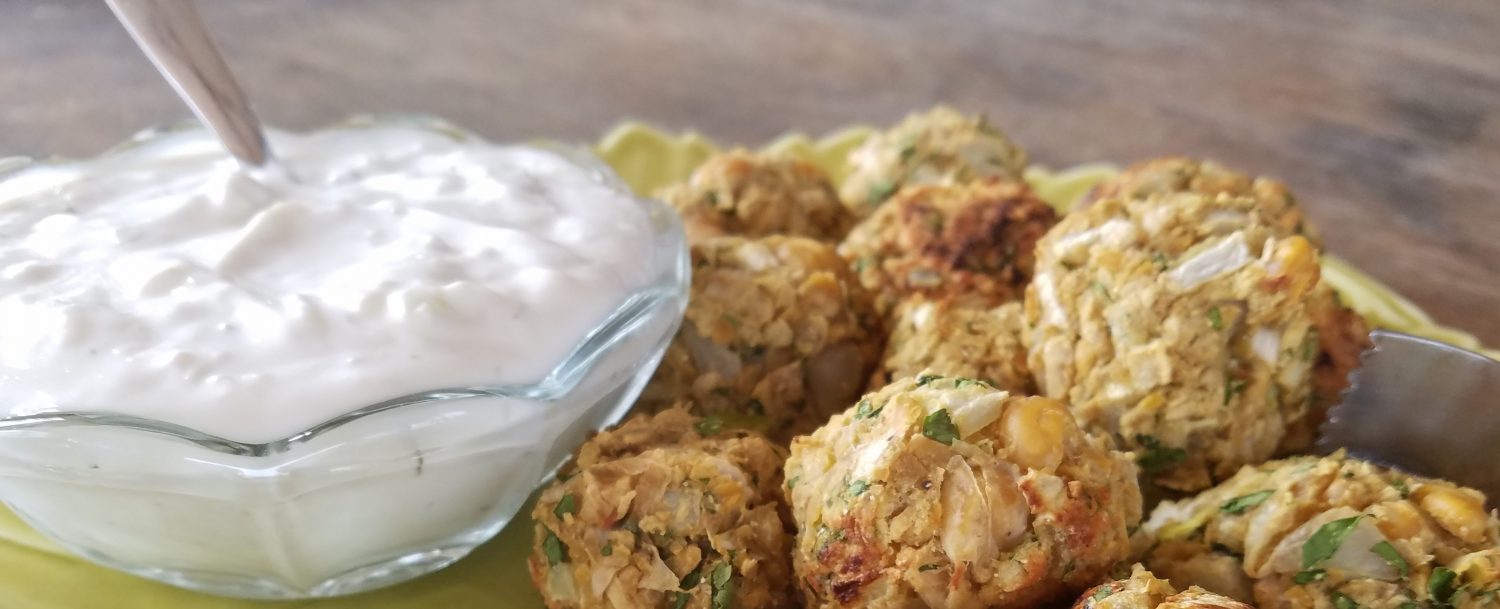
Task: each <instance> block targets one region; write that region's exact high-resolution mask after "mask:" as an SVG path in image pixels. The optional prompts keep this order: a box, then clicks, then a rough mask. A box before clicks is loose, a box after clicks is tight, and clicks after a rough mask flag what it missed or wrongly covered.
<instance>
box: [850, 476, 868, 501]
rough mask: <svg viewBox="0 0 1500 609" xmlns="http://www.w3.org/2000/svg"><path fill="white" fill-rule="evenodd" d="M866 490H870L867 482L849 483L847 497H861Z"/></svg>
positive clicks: (856, 481)
mask: <svg viewBox="0 0 1500 609" xmlns="http://www.w3.org/2000/svg"><path fill="white" fill-rule="evenodd" d="M868 490H870V483H869V481H867V480H855V481H853V482H850V483H849V495H850V496H851V497H858V496H860V495H863V494H865V491H868Z"/></svg>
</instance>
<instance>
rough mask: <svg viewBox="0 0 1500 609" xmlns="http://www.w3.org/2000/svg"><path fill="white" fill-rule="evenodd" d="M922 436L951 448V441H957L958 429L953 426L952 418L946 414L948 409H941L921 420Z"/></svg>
mask: <svg viewBox="0 0 1500 609" xmlns="http://www.w3.org/2000/svg"><path fill="white" fill-rule="evenodd" d="M922 435H924V436H927V437H928V438H929V439H931V440H932V441H934V442H938V443H941V444H945V445H948V446H952V445H953V441H954V440H957V439H958V427H957V426H956V425H954V424H953V417H952V416H951V415H949V414H948V409H947V408H943V409H940V410H938V411H937V412H934V413H932V414H929V415H927V418H925V419H923V420H922Z"/></svg>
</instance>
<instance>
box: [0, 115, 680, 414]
mask: <svg viewBox="0 0 1500 609" xmlns="http://www.w3.org/2000/svg"><path fill="white" fill-rule="evenodd" d="M269 139H270V143H271V146H272V149H273V150H274V151H275V153H276V155H277V158H276V163H277V167H276V169H277V171H267V172H257V173H251V172H248V171H247V170H246V169H244V168H242V167H241V166H239V165H238V164H236V162H235V161H234V160H233V159H232V158H230V157H229V155H228V154H227V153H226V152H225V151H224V150H223V149H222V148H221V147H220V145H219V144H218V143H217V142H216V141H215V140H214V139H212V137H211V136H210V135H209V134H208V133H207V132H206V131H203V130H191V131H185V132H182V133H175V134H169V135H166V136H159V137H155V138H152V139H150V140H149V141H147V142H145V143H143V144H138V145H135V146H134V147H132V148H129V149H127V150H124V151H120V152H116V153H112V154H108V155H105V156H103V157H101V158H99V159H95V160H87V161H78V162H65V163H53V164H45V163H44V164H37V165H35V166H32V167H29V168H27V169H24V170H22V171H21V172H20V173H18V174H15V175H11V176H8V177H6V178H5V179H4V180H3V181H0V337H3V340H0V416H6V415H22V414H35V413H45V412H54V411H104V412H112V413H120V414H126V415H132V416H137V417H144V418H147V419H152V420H156V421H164V422H168V423H173V424H177V425H182V426H185V427H188V428H191V429H195V430H198V431H201V432H204V433H208V434H213V435H218V436H222V437H225V438H229V439H232V440H237V441H244V442H265V441H270V440H274V439H277V438H282V437H285V436H287V435H290V434H295V433H297V432H299V431H302V430H305V429H307V428H309V427H310V426H313V425H315V424H317V423H320V422H322V421H326V420H329V419H331V418H334V417H337V416H338V415H340V414H343V413H346V412H349V411H352V410H355V409H357V408H360V407H362V406H366V405H369V404H373V403H377V402H380V401H383V400H387V399H391V398H395V397H400V396H403V395H408V394H413V393H419V392H424V391H431V390H436V389H444V388H463V387H477V386H488V385H498V384H508V383H524V382H532V381H536V380H539V379H540V378H542V377H544V376H545V375H546V374H547V372H548V371H550V370H551V369H552V368H553V367H554V366H556V365H557V364H558V363H559V362H560V361H561V360H562V359H563V358H564V357H565V356H566V355H567V354H568V352H569V351H570V350H571V349H572V348H573V347H574V346H575V345H576V344H577V343H578V341H579V340H580V339H581V338H582V337H583V336H584V335H585V334H586V333H587V332H588V331H589V330H590V329H592V328H594V327H595V326H596V325H597V324H599V323H600V322H601V321H603V320H604V319H605V318H606V317H607V316H608V315H609V314H610V313H611V312H612V311H613V310H614V309H615V308H616V307H618V306H619V305H620V303H621V302H622V301H624V300H625V299H626V298H627V297H628V296H629V295H630V294H631V293H633V292H634V291H636V290H639V289H641V288H642V287H643V286H645V285H646V284H647V283H649V282H650V281H651V276H650V274H651V273H652V272H654V271H653V269H651V268H650V266H649V265H648V264H646V263H645V262H644V261H645V260H646V259H648V258H649V257H650V256H651V253H650V252H651V248H652V230H653V229H652V227H651V219H650V215H649V211H648V209H647V208H646V207H645V206H644V205H643V204H642V203H641V202H640V201H638V200H635V199H634V198H633V197H632V196H631V195H630V194H629V193H628V192H625V191H624V190H623V189H622V188H620V187H619V186H618V185H617V184H614V183H611V182H610V181H609V180H607V179H605V178H603V177H601V174H600V173H599V172H598V171H596V170H595V169H594V168H591V167H588V166H587V165H584V164H580V163H579V162H578V161H577V160H575V159H570V158H568V157H567V156H566V155H563V154H561V153H558V152H554V151H551V150H547V149H542V148H535V147H526V146H496V145H493V144H488V143H484V142H479V141H474V140H469V139H464V138H457V137H453V136H450V135H448V134H445V133H443V132H441V131H439V130H434V129H430V128H425V127H419V126H401V125H376V126H369V127H361V128H348V129H334V130H326V131H319V132H314V133H309V134H292V133H282V132H273V133H272V134H271V135H270V138H269Z"/></svg>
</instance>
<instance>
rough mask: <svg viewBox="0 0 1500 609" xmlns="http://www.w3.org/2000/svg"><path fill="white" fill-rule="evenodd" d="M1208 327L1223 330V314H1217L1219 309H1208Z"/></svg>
mask: <svg viewBox="0 0 1500 609" xmlns="http://www.w3.org/2000/svg"><path fill="white" fill-rule="evenodd" d="M1208 325H1210V326H1213V327H1214V329H1215V330H1223V329H1224V314H1223V313H1221V312H1219V307H1211V308H1209V310H1208Z"/></svg>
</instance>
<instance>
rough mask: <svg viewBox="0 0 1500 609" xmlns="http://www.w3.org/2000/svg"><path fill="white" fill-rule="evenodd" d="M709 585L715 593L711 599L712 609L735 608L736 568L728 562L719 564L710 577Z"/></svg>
mask: <svg viewBox="0 0 1500 609" xmlns="http://www.w3.org/2000/svg"><path fill="white" fill-rule="evenodd" d="M708 583H709V585H710V587H711V589H712V591H713V596H712V597H711V599H710V605H711V607H712V609H730V608H731V607H733V606H734V567H731V566H730V565H729V563H728V562H721V563H719V564H718V566H716V567H714V571H713V573H712V574H711V575H710V576H709V582H708Z"/></svg>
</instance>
